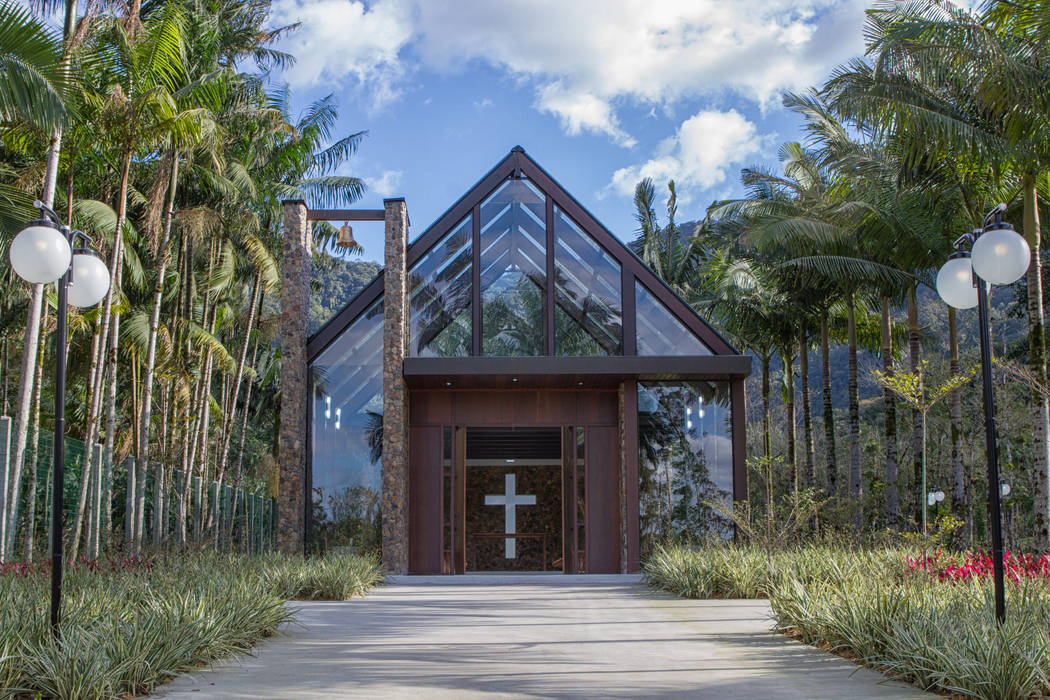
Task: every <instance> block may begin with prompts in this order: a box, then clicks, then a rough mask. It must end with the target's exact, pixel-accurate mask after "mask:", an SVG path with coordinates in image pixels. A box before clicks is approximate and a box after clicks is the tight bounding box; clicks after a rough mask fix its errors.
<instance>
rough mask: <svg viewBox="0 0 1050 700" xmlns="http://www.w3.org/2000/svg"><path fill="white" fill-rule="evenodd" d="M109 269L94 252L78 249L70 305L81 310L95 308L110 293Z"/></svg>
mask: <svg viewBox="0 0 1050 700" xmlns="http://www.w3.org/2000/svg"><path fill="white" fill-rule="evenodd" d="M109 284H110V279H109V268H108V267H106V263H104V262H102V260H101V259H99V257H98V255H96V254H95V253H94V251H92V250H89V249H87V248H78V249H77V250H76V253H75V254H74V255H73V274H72V275H71V278H70V280H69V303H70V304H72V305H73V306H79V307H81V308H85V307H89V306H94V305H95V304H97V303H99V302H100V301H102V299H103V298H104V297H105V296H106V293H107V292H109Z"/></svg>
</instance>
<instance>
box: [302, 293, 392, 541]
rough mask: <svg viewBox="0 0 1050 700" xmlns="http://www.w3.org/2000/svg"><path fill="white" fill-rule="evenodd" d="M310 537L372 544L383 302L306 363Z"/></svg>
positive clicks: (376, 524) (378, 474)
mask: <svg viewBox="0 0 1050 700" xmlns="http://www.w3.org/2000/svg"><path fill="white" fill-rule="evenodd" d="M310 378H311V382H312V384H313V392H314V398H313V425H312V431H311V440H312V443H311V454H312V457H313V462H312V469H313V472H312V474H313V493H312V494H311V496H312V503H313V505H312V507H313V542H314V546H315V547H316V548H317V549H318V550H321V551H325V550H329V549H334V550H347V551H354V552H369V551H378V550H379V549H380V522H381V521H380V511H379V503H380V500H379V495H380V489H381V485H382V452H383V302H382V300H380V301H378V302H377V303H376V304H374V305H373V306H372V307H371V308H370V309H369V310H368V311H366V312H365V313H364V314H362V315H361V316H360V317H359V318H358V319H357V320H356V321H354V322H353V324H351V325H350V327H349V328H347V329H346V330H345V331H343V334H342V335H341V336H339V338H338V339H336V340H335V342H333V343H332V344H331V345H330V346H329V347H328V349H326V350H325V351H324V352H323V353H321V356H320V357H319V358H317V360H316V361H315V362H314V363H313V364H312V365H311V366H310Z"/></svg>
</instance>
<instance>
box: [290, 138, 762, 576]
mask: <svg viewBox="0 0 1050 700" xmlns="http://www.w3.org/2000/svg"><path fill="white" fill-rule="evenodd" d="M284 208H285V242H284V259H283V269H282V277H283V279H282V406H281V450H280V455H281V456H280V469H281V486H280V504H279V542H280V545H281V547H282V549H284V550H285V551H290V552H299V551H327V550H345V549H348V550H353V551H364V550H370V549H375V550H381V551H382V556H383V561H384V564H385V566H386V568H387V570H388V571H390V572H391V573H400V574H405V573H408V574H461V573H466V572H480V571H546V572H564V573H633V572H636V571H638V569H639V562H640V560H641V557H643V556H644V554H645V552H647V551H648V550H649V548H651V546H652V544H653V543H654V542H656V541H658V540H660V539H663V538H665V537H667V536H682V535H687V536H690V537H701V536H714V537H729V536H731V534H732V532H733V530H732V524H731V523H730V522H729V521H728V519H727V518H726V517H725V516H724V514H723V512H724V510H725V508H728V507H731V503H732V501H734V500H743V499H745V498H746V493H747V485H746V470H745V436H744V425H745V415H744V379H745V377H746V376H747V375H748V374H749V373H750V371H751V361H750V358H749V357H748V356H746V355H741V354H740V353H739V352H737V351H736V350H735V349H733V348H732V347H731V346H730V345H729V343H727V342H726V341H725V340H724V339H723V338H722V337H721V336H720V335H719V334H718V333H717V332H716V331H715V330H714V329H713V328H712V327H711V326H710V325H708V324H707V323H706V322H705V321H704V320H703V319H702V318H701V317H700V316H699V315H697V313H696V312H695V311H694V310H693V309H692V308H690V306H689V305H688V304H686V303H685V302H684V301H683V300H682V299H680V298H679V297H678V296H677V295H676V294H675V293H674V292H673V291H672V290H671V289H670V288H669V287H668V286H667V285H666V284H664V282H663V281H661V280H660V279H659V278H658V277H657V276H656V275H655V274H654V273H653V272H652V270H650V269H649V268H648V267H647V266H646V265H645V264H644V263H643V262H642V261H641V260H640V259H639V257H638V256H637V255H635V254H634V253H633V252H632V251H631V250H630V249H629V248H628V247H627V246H626V245H625V244H624V243H622V242H621V241H620V240H619V239H618V238H617V237H616V236H614V235H613V234H612V233H611V232H610V231H609V230H608V229H606V228H605V227H604V226H602V225H601V224H600V223H599V222H598V221H597V220H596V219H595V218H594V217H593V216H591V215H590V214H589V213H588V212H587V210H586V209H585V208H584V207H583V206H582V205H581V204H580V203H579V202H577V201H576V200H575V199H574V198H573V197H572V196H571V195H570V194H569V193H568V192H566V191H565V190H564V189H563V188H562V187H561V186H560V185H559V184H558V183H557V182H556V181H555V180H554V179H553V178H552V177H551V176H550V175H549V174H547V172H546V171H544V170H543V169H542V168H541V167H540V166H539V165H538V164H537V163H536V162H535V161H533V160H532V159H531V158H530V157H529V156H528V155H527V154H526V153H525V152H524V150H522V149H521V148H520V147H516V148H514V149H513V150H512V151H511V152H510V153H509V154H508V155H507V156H506V157H505V158H504V159H503V160H502V161H500V163H499V164H498V165H496V167H494V168H493V169H492V170H491V171H489V172H488V173H487V174H486V175H485V176H484V177H482V178H481V180H480V181H478V183H477V184H476V185H474V186H473V187H472V188H471V189H470V190H469V191H468V192H467V193H466V194H465V195H463V197H462V198H460V199H459V201H457V202H456V203H455V204H453V205H452V207H451V208H450V209H449V210H448V211H446V212H445V213H444V214H443V215H442V216H441V217H440V218H438V220H437V221H436V222H434V223H433V224H432V225H431V226H430V227H429V228H427V229H426V230H425V231H424V232H423V233H422V234H421V235H420V236H419V237H418V238H416V239H415V240H414V241H413V242H412V243H411V244H409V243H408V242H407V241H408V225H409V222H408V213H407V208H406V205H405V201H404V200H403V199H390V200H385V202H384V210H382V211H381V212H380V211H377V212H376V218H382V219H383V220H384V221H385V231H386V234H385V239H386V243H385V245H386V250H385V256H384V269H383V271H382V272H381V273H380V274H379V275H378V277H376V279H374V280H373V281H372V282H371V283H370V284H369V285H368V286H367V287H365V289H364V290H362V291H361V292H360V294H358V295H357V297H355V298H354V299H351V300H348V303H347V304H346V306H345V307H344V308H343V309H342V311H340V312H339V313H338V314H337V315H336V316H335V317H334V318H333V319H332V320H331V321H330V322H329V323H327V324H326V325H325V326H324V327H323V328H321V329H320V330H319V331H318V332H317V333H316V334H314V335H312V336H310V337H307V333H306V323H307V320H306V314H307V311H308V306H309V303H308V302H309V294H310V291H309V271H310V251H311V247H312V241H311V232H310V228H311V227H310V225H309V221H310V220H311V219H312V218H315V217H314V216H312V214H311V212H310V211H309V210H307V208H306V206H305V204H303V203H302V202H299V201H292V202H285V204H284ZM328 218H335V217H334V216H332V217H328ZM340 218H342V217H340ZM717 504H723V506H722V507H721V508H719V507H715V505H717Z"/></svg>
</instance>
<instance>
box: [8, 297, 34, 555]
mask: <svg viewBox="0 0 1050 700" xmlns="http://www.w3.org/2000/svg"><path fill="white" fill-rule="evenodd" d="M43 302H44V285H42V284H34V285H33V291H32V294H31V296H30V300H29V315H28V317H27V318H26V334H25V341H24V342H23V344H22V372H21V375H20V376H19V378H18V401H17V404H16V409H15V420H14V431H15V441H14V442H15V444H14V448H13V449H12V455H11V459H10V460H9V461H8V464H7V466H6V471H5V473H4V474H3V475H2V478H0V481H2V483H0V487H2V488H0V492H2V493H0V513H2V515H3V517H0V563H3V562H5V561H9V560H10V559H11V557H12V555H13V552H12V550H13V549H14V540H15V529H16V525H17V522H18V521H17V520H16V518H17V515H16V513H17V512H18V500H19V489H20V483H19V482H20V481H21V478H22V462H23V461H24V460H25V453H26V439H27V435H28V433H29V417H30V415H29V414H30V409H31V408H32V406H33V379H34V376H35V374H36V356H37V347H38V344H39V342H40V314H41V307H42V306H43Z"/></svg>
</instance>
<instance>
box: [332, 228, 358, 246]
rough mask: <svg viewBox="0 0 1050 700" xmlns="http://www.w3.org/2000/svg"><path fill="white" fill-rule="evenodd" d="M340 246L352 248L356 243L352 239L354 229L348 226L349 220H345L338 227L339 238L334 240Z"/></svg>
mask: <svg viewBox="0 0 1050 700" xmlns="http://www.w3.org/2000/svg"><path fill="white" fill-rule="evenodd" d="M335 244H336V245H337V246H339V247H340V248H353V247H354V246H356V245H357V241H355V240H354V229H352V228H350V222H349V221H347V222H345V223H344V224H343V225H342V226H340V227H339V240H337V241H336V242H335Z"/></svg>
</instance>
